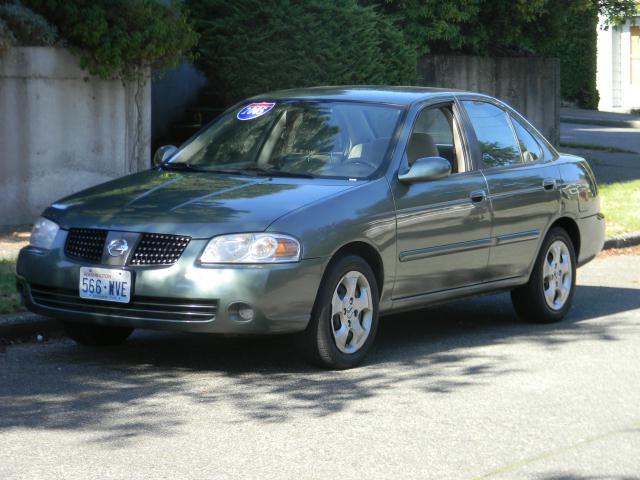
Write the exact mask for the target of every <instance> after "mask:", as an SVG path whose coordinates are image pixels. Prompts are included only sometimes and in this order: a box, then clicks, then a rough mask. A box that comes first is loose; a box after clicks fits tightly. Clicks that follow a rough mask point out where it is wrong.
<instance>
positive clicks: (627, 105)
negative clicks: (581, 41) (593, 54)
mask: <svg viewBox="0 0 640 480" xmlns="http://www.w3.org/2000/svg"><path fill="white" fill-rule="evenodd" d="M597 88H598V92H599V93H600V102H599V104H598V109H599V110H607V111H617V112H625V113H626V112H630V111H631V110H634V109H640V16H636V17H634V18H633V19H631V20H629V21H627V22H625V23H623V24H622V25H620V26H618V27H613V26H612V27H609V28H608V29H603V28H599V29H598V72H597Z"/></svg>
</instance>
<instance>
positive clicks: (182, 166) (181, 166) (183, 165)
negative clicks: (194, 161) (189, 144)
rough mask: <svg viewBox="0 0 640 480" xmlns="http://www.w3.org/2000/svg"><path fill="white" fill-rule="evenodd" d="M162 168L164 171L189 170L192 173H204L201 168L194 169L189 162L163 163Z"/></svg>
mask: <svg viewBox="0 0 640 480" xmlns="http://www.w3.org/2000/svg"><path fill="white" fill-rule="evenodd" d="M161 168H162V169H163V170H189V171H192V172H204V170H202V169H201V168H197V167H194V166H193V165H191V164H190V163H187V162H170V163H163V164H162V166H161Z"/></svg>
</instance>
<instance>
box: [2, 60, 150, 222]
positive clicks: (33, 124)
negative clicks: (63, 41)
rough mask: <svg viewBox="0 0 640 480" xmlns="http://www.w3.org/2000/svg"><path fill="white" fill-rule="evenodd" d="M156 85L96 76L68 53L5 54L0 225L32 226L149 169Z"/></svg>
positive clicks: (3, 69)
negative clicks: (51, 208) (63, 201)
mask: <svg viewBox="0 0 640 480" xmlns="http://www.w3.org/2000/svg"><path fill="white" fill-rule="evenodd" d="M149 83H150V82H148V81H147V82H144V84H143V85H140V86H139V85H138V84H137V83H135V82H133V83H130V84H127V85H123V84H122V82H120V81H116V80H114V81H102V80H98V79H96V78H93V77H90V76H89V74H88V73H87V72H86V71H84V70H82V69H81V68H80V66H79V63H78V60H77V59H76V57H74V56H72V55H71V54H70V53H69V52H67V51H66V50H63V49H56V48H48V47H18V48H12V49H10V50H9V51H8V52H6V53H4V54H3V55H2V56H0V192H1V193H2V201H1V202H0V225H12V224H23V223H31V222H33V220H34V219H35V218H36V217H37V216H38V215H39V214H40V213H41V211H42V210H43V209H44V208H45V207H46V206H47V205H48V204H49V203H51V202H53V201H55V200H57V199H59V198H61V197H64V196H66V195H69V194H71V193H74V192H77V191H79V190H82V189H84V188H87V187H89V186H92V185H96V184H98V183H102V182H105V181H107V180H110V179H113V178H116V177H120V176H122V175H126V174H128V173H132V172H135V171H138V170H142V169H145V168H149V158H150V151H149V138H150V87H149Z"/></svg>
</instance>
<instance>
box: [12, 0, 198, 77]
mask: <svg viewBox="0 0 640 480" xmlns="http://www.w3.org/2000/svg"><path fill="white" fill-rule="evenodd" d="M24 3H25V4H27V5H28V6H30V7H31V8H33V9H34V10H35V11H37V12H38V13H40V14H42V15H43V16H44V17H45V18H46V19H47V20H49V21H50V22H51V23H53V24H55V25H57V27H58V29H59V31H60V36H61V37H62V38H63V39H64V40H65V41H66V43H67V45H68V47H69V48H70V49H71V51H72V52H74V53H76V54H77V55H78V56H79V57H80V64H81V66H82V67H83V68H85V69H87V70H88V71H89V73H91V74H94V75H97V76H99V77H101V78H104V79H111V78H116V77H118V78H122V79H124V80H130V79H134V78H139V77H140V76H141V74H142V70H141V69H142V68H146V67H154V68H156V69H158V70H162V69H165V68H169V67H173V66H175V65H176V64H177V63H178V62H179V61H180V60H181V59H182V57H183V55H185V54H187V53H188V52H189V51H190V50H191V49H192V48H193V46H194V45H195V43H196V40H197V36H196V34H195V32H194V31H193V29H192V28H191V26H190V24H189V22H188V19H187V15H186V12H185V11H184V9H183V7H182V3H181V2H175V1H174V2H170V3H166V2H162V1H159V0H24Z"/></svg>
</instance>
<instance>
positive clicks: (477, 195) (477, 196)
mask: <svg viewBox="0 0 640 480" xmlns="http://www.w3.org/2000/svg"><path fill="white" fill-rule="evenodd" d="M469 197H470V198H471V201H472V202H473V203H480V202H482V201H483V200H484V199H485V198H487V193H486V192H485V191H484V190H474V191H473V192H471V195H469Z"/></svg>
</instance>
